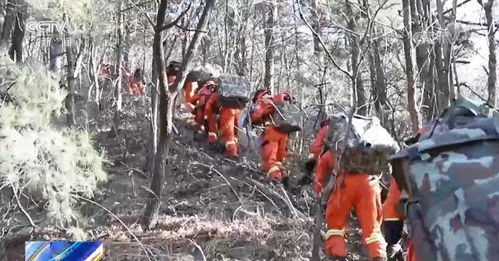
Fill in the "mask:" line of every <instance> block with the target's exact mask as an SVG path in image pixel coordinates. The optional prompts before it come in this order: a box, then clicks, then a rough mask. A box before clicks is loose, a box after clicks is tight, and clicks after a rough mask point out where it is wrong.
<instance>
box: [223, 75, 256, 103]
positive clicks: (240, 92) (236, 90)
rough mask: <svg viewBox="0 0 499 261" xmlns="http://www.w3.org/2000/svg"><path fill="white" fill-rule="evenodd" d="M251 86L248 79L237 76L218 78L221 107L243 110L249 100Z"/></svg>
mask: <svg viewBox="0 0 499 261" xmlns="http://www.w3.org/2000/svg"><path fill="white" fill-rule="evenodd" d="M250 93H251V85H250V82H249V81H248V79H246V78H245V77H242V76H237V75H224V76H221V77H220V78H219V82H218V95H219V104H220V106H221V107H228V108H244V107H245V106H246V104H247V103H248V101H249V100H250Z"/></svg>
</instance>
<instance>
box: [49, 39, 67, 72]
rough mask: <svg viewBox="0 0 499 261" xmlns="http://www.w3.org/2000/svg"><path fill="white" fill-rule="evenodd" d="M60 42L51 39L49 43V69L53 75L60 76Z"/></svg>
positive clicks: (61, 52) (59, 40)
mask: <svg viewBox="0 0 499 261" xmlns="http://www.w3.org/2000/svg"><path fill="white" fill-rule="evenodd" d="M63 53H64V51H63V49H62V40H61V39H60V38H54V39H52V42H51V43H50V62H49V69H50V70H51V71H52V72H54V73H55V74H60V73H61V69H62V54H63Z"/></svg>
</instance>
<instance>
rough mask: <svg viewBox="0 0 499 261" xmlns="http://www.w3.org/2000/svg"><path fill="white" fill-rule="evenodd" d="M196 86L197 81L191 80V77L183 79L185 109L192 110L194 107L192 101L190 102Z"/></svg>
mask: <svg viewBox="0 0 499 261" xmlns="http://www.w3.org/2000/svg"><path fill="white" fill-rule="evenodd" d="M197 87H198V83H197V82H194V81H192V79H189V78H187V79H185V83H184V105H185V107H186V108H187V109H189V110H190V111H192V110H193V109H194V103H193V102H191V100H192V99H193V97H194V95H195V91H196V89H197Z"/></svg>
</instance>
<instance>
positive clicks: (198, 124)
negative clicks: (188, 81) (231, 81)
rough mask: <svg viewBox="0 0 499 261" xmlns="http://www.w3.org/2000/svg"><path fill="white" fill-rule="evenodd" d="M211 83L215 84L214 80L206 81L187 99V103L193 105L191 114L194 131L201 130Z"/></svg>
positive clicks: (210, 92)
mask: <svg viewBox="0 0 499 261" xmlns="http://www.w3.org/2000/svg"><path fill="white" fill-rule="evenodd" d="M211 84H215V82H213V81H208V82H207V83H206V84H204V85H203V87H201V89H199V91H198V92H197V93H196V94H194V95H193V96H192V97H191V99H189V103H190V104H192V105H193V106H195V107H194V110H193V111H192V114H194V122H195V124H194V131H196V132H200V131H202V129H203V126H204V121H205V107H206V103H207V102H208V99H209V98H210V96H211V94H212V93H213V89H212V87H211Z"/></svg>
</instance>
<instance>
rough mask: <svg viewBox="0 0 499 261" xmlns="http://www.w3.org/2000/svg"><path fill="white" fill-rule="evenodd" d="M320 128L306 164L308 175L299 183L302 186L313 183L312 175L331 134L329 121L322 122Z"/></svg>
mask: <svg viewBox="0 0 499 261" xmlns="http://www.w3.org/2000/svg"><path fill="white" fill-rule="evenodd" d="M320 126H321V128H320V129H319V131H318V132H317V133H316V134H315V137H314V140H313V141H312V144H311V145H310V149H309V152H310V153H309V154H308V158H307V161H306V162H305V174H306V175H305V176H304V177H303V178H302V179H301V180H300V181H299V183H300V184H301V185H305V184H310V183H311V182H312V173H313V171H314V168H315V165H316V164H317V159H318V158H319V156H320V155H322V153H324V151H325V146H324V143H325V142H326V139H327V136H328V134H329V120H324V121H322V122H321V125H320Z"/></svg>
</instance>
